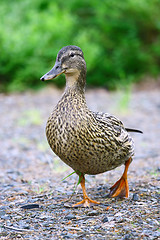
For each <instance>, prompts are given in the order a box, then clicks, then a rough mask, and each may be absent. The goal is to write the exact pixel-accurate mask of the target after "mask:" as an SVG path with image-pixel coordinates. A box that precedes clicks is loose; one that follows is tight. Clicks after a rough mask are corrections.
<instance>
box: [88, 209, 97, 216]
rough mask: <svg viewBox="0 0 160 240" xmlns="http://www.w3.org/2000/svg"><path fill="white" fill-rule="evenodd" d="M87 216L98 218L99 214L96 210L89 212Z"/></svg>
mask: <svg viewBox="0 0 160 240" xmlns="http://www.w3.org/2000/svg"><path fill="white" fill-rule="evenodd" d="M87 215H88V216H97V215H99V212H98V211H96V210H93V211H90V212H88V214H87Z"/></svg>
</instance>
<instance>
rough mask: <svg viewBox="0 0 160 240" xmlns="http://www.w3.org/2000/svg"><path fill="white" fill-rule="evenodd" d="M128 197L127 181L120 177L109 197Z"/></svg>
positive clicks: (111, 189)
mask: <svg viewBox="0 0 160 240" xmlns="http://www.w3.org/2000/svg"><path fill="white" fill-rule="evenodd" d="M128 196H129V187H128V181H127V179H124V178H123V177H121V178H120V179H119V180H118V181H117V182H116V183H115V184H114V185H113V186H112V187H111V188H110V193H109V197H120V198H124V197H126V198H128Z"/></svg>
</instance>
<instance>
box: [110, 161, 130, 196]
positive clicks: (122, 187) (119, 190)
mask: <svg viewBox="0 0 160 240" xmlns="http://www.w3.org/2000/svg"><path fill="white" fill-rule="evenodd" d="M131 160H132V159H131V158H129V159H128V161H126V163H125V169H124V172H123V175H122V177H121V178H120V179H119V180H118V181H117V182H116V183H115V184H114V185H113V186H112V187H111V188H110V193H109V197H120V198H124V197H126V198H128V197H129V186H128V181H127V171H128V167H129V165H130V163H131Z"/></svg>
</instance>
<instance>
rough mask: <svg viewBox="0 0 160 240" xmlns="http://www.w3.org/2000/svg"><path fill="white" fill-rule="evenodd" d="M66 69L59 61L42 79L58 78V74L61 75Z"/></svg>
mask: <svg viewBox="0 0 160 240" xmlns="http://www.w3.org/2000/svg"><path fill="white" fill-rule="evenodd" d="M64 72H65V70H63V69H62V68H61V65H60V64H59V63H55V65H54V67H53V68H52V69H51V70H50V71H49V72H48V73H46V74H45V75H43V76H42V77H41V78H40V80H41V81H45V80H51V79H53V78H56V77H57V76H59V75H61V74H62V73H64Z"/></svg>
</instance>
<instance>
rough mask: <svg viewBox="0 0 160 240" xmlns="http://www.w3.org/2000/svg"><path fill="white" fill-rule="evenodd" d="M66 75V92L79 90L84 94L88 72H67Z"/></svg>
mask: <svg viewBox="0 0 160 240" xmlns="http://www.w3.org/2000/svg"><path fill="white" fill-rule="evenodd" d="M65 77H66V88H65V92H68V91H69V92H70V91H73V92H77V93H78V94H80V95H84V92H85V84H86V73H85V72H82V71H81V72H80V71H77V72H74V74H72V73H69V74H65Z"/></svg>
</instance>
